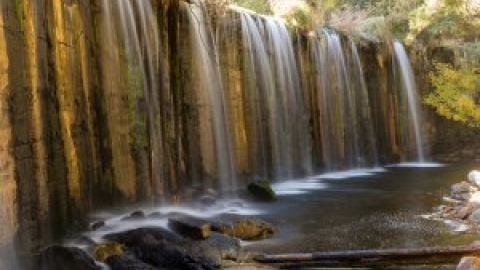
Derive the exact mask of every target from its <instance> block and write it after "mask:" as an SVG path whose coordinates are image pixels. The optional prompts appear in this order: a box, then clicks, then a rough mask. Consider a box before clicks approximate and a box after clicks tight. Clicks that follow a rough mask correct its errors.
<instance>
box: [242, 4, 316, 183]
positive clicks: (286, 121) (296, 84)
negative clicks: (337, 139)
mask: <svg viewBox="0 0 480 270" xmlns="http://www.w3.org/2000/svg"><path fill="white" fill-rule="evenodd" d="M240 16H241V26H242V37H243V43H244V59H245V61H244V65H245V68H244V69H245V73H246V74H245V82H244V85H245V88H246V91H248V93H249V96H250V106H249V108H250V110H251V111H250V112H248V113H251V114H254V115H255V117H254V118H255V121H256V122H255V125H253V126H254V128H255V129H256V130H257V132H256V134H257V135H258V136H259V138H260V140H259V141H260V145H259V147H260V148H261V153H262V159H263V161H262V163H263V164H269V166H268V165H264V169H263V174H265V173H266V172H267V171H268V169H267V167H268V168H271V171H273V176H274V178H275V179H286V178H291V177H293V176H295V175H298V173H300V174H303V175H306V174H307V175H308V174H311V172H312V162H311V153H310V152H311V147H310V142H309V140H310V138H309V135H308V134H309V131H308V128H307V118H306V114H305V111H304V107H303V103H304V100H303V95H302V88H301V85H300V78H299V74H298V67H297V63H296V59H295V56H294V50H293V46H292V41H291V39H290V35H289V33H288V30H287V29H286V27H285V25H284V24H283V23H281V22H279V21H278V20H276V19H274V18H268V17H258V16H256V17H254V16H252V15H250V14H246V13H242V14H241V15H240Z"/></svg>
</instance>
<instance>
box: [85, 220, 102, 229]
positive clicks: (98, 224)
mask: <svg viewBox="0 0 480 270" xmlns="http://www.w3.org/2000/svg"><path fill="white" fill-rule="evenodd" d="M104 226H105V221H103V220H102V221H97V222H93V223H91V224H90V225H89V226H88V227H89V228H90V230H92V231H96V230H98V229H100V228H102V227H104Z"/></svg>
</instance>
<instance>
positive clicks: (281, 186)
mask: <svg viewBox="0 0 480 270" xmlns="http://www.w3.org/2000/svg"><path fill="white" fill-rule="evenodd" d="M382 172H386V170H385V169H384V168H380V167H377V168H368V169H353V170H347V171H338V172H329V173H324V174H320V175H315V176H311V177H308V178H306V179H298V180H289V181H285V182H279V183H275V184H273V185H272V188H273V190H275V192H276V193H277V195H279V196H289V195H301V194H305V193H308V192H309V191H312V190H321V189H326V188H328V184H327V183H324V182H322V181H321V180H331V179H348V178H355V177H367V176H372V175H375V174H377V173H382Z"/></svg>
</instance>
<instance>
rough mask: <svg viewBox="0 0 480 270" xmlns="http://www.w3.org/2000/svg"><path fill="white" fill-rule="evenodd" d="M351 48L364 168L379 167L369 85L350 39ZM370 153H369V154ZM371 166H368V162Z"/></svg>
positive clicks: (353, 43) (355, 48) (355, 47)
mask: <svg viewBox="0 0 480 270" xmlns="http://www.w3.org/2000/svg"><path fill="white" fill-rule="evenodd" d="M350 48H351V52H352V58H353V71H354V76H355V80H354V82H355V88H356V89H355V91H356V93H355V100H356V110H357V115H358V116H357V121H359V124H357V127H358V128H361V129H363V130H364V132H363V135H364V136H362V138H360V139H359V140H360V144H361V145H363V146H364V148H363V151H362V153H361V154H360V156H361V159H362V160H364V162H363V164H360V165H362V166H365V165H373V166H378V165H379V161H378V147H377V138H376V135H375V131H374V126H373V121H372V112H371V108H370V101H369V97H368V89H367V84H366V82H365V76H364V71H363V67H362V63H361V61H360V56H359V54H358V49H357V45H356V44H355V42H354V41H353V39H350ZM368 152H369V153H368ZM368 161H369V162H370V164H367V162H368Z"/></svg>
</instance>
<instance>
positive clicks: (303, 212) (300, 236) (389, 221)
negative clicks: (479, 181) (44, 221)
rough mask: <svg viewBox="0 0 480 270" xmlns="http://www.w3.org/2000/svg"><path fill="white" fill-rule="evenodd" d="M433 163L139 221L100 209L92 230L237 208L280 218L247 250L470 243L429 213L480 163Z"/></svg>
mask: <svg viewBox="0 0 480 270" xmlns="http://www.w3.org/2000/svg"><path fill="white" fill-rule="evenodd" d="M427 165H428V166H419V164H411V163H410V164H400V165H392V166H386V167H385V168H375V169H369V170H366V169H358V170H349V171H343V172H338V173H326V174H322V175H317V176H314V177H309V178H306V179H297V180H291V181H283V182H280V183H275V184H274V185H273V186H274V189H275V190H276V191H277V193H278V195H279V199H278V201H277V202H274V203H249V202H241V201H239V200H238V199H235V200H225V201H218V202H217V204H216V205H214V206H212V207H210V208H198V207H199V206H198V205H197V206H193V207H192V206H191V205H190V206H171V207H165V206H163V207H161V208H154V209H144V211H145V212H146V213H147V214H148V213H150V212H152V213H153V212H158V213H161V214H162V216H163V218H160V219H158V218H154V219H149V218H147V219H144V220H136V221H125V220H124V219H123V215H124V214H123V215H118V213H116V214H114V213H112V214H109V213H97V217H96V218H97V219H100V220H105V222H106V226H105V227H102V228H100V229H99V230H97V231H93V232H89V233H88V234H86V235H87V236H89V237H91V238H93V239H95V240H100V239H101V238H102V237H103V236H104V235H105V234H107V233H111V232H116V231H123V230H127V229H132V228H138V227H144V226H163V227H167V218H168V213H184V214H188V215H192V216H197V217H199V218H206V219H209V218H212V217H215V216H218V215H222V214H225V213H229V214H235V215H240V216H246V217H248V216H250V217H254V218H255V217H258V218H260V219H264V220H266V221H268V222H271V223H272V224H274V226H275V228H276V233H275V235H274V237H273V238H272V239H268V240H264V241H259V242H250V243H248V242H246V243H245V250H246V251H253V252H260V253H267V254H276V253H301V252H316V251H318V252H321V251H338V250H359V249H386V248H412V247H426V246H447V245H464V244H470V243H472V242H473V241H474V240H477V238H478V235H477V234H475V233H465V232H464V233H458V232H455V231H454V228H452V227H450V226H449V225H447V224H446V223H442V222H439V221H433V220H427V219H425V218H423V217H421V216H422V215H424V214H428V213H431V212H432V211H433V208H434V207H436V206H439V205H441V204H442V203H443V201H442V197H443V196H444V195H445V194H447V193H448V192H449V189H450V186H451V185H452V184H453V183H457V182H460V181H463V180H466V178H467V174H468V172H469V171H471V170H473V169H479V167H480V164H473V163H471V164H457V165H448V166H438V164H433V163H432V164H427ZM123 213H125V212H123ZM389 269H399V268H389ZM406 269H455V266H454V265H440V266H428V267H427V266H424V265H422V266H420V268H418V267H417V268H412V267H410V268H406Z"/></svg>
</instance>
